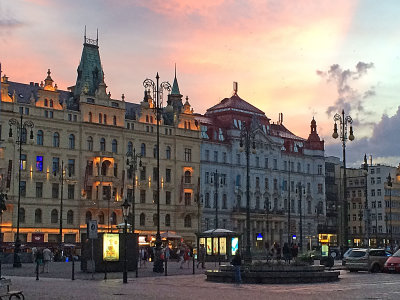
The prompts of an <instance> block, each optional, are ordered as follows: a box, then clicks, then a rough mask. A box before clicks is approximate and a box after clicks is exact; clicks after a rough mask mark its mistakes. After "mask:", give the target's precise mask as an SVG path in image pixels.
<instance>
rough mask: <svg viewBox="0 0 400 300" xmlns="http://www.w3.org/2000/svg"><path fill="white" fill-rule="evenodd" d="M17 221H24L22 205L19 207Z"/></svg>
mask: <svg viewBox="0 0 400 300" xmlns="http://www.w3.org/2000/svg"><path fill="white" fill-rule="evenodd" d="M19 222H20V223H25V208H23V207H20V208H19Z"/></svg>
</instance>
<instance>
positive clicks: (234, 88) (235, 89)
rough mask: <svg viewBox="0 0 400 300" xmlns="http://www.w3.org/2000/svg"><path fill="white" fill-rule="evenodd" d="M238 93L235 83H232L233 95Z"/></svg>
mask: <svg viewBox="0 0 400 300" xmlns="http://www.w3.org/2000/svg"><path fill="white" fill-rule="evenodd" d="M237 92H238V83H237V82H236V81H234V82H233V94H234V95H237Z"/></svg>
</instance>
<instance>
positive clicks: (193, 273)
mask: <svg viewBox="0 0 400 300" xmlns="http://www.w3.org/2000/svg"><path fill="white" fill-rule="evenodd" d="M192 258H193V275H194V273H195V271H194V265H195V264H196V263H195V261H194V254H193V252H192Z"/></svg>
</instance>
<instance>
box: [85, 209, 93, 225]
mask: <svg viewBox="0 0 400 300" xmlns="http://www.w3.org/2000/svg"><path fill="white" fill-rule="evenodd" d="M85 220H86V223H87V222H89V221H91V220H92V213H91V212H90V211H87V212H86V215H85Z"/></svg>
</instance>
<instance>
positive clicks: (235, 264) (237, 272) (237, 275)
mask: <svg viewBox="0 0 400 300" xmlns="http://www.w3.org/2000/svg"><path fill="white" fill-rule="evenodd" d="M232 265H233V267H234V269H235V283H236V284H238V285H239V284H241V283H242V276H241V274H240V266H241V265H242V257H241V256H240V252H239V250H237V251H236V254H235V256H234V257H233V259H232Z"/></svg>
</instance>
